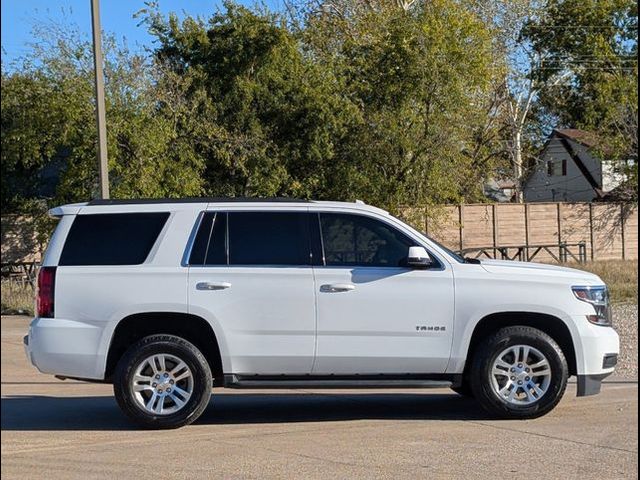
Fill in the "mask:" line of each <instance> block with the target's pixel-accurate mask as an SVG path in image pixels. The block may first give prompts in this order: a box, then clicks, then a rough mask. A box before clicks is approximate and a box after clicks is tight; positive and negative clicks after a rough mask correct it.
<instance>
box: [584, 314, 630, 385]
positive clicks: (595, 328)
mask: <svg viewBox="0 0 640 480" xmlns="http://www.w3.org/2000/svg"><path fill="white" fill-rule="evenodd" d="M573 320H574V324H575V325H576V326H577V327H578V330H579V331H578V336H577V337H576V338H574V342H575V344H576V345H575V347H576V363H577V365H576V367H577V378H578V393H577V394H578V396H579V397H584V396H588V395H596V394H598V393H600V388H601V383H602V380H604V379H605V378H607V377H608V376H609V375H611V374H612V373H613V372H614V369H615V366H616V364H617V362H618V354H619V353H620V337H619V336H618V334H617V333H616V331H615V330H614V329H613V328H612V327H605V326H600V325H593V324H592V323H589V322H588V321H587V320H586V319H585V317H584V316H576V317H574V318H573ZM578 343H579V344H578Z"/></svg>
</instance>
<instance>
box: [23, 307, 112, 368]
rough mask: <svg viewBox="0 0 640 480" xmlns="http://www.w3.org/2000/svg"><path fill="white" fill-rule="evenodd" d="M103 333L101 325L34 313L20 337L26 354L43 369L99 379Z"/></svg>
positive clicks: (101, 363)
mask: <svg viewBox="0 0 640 480" xmlns="http://www.w3.org/2000/svg"><path fill="white" fill-rule="evenodd" d="M102 333H103V329H102V328H99V327H97V326H95V325H91V324H88V323H83V322H77V321H73V320H64V319H60V318H39V317H36V318H35V319H34V320H33V321H32V322H31V326H30V327H29V335H27V336H26V337H24V339H23V343H24V349H25V354H26V355H27V359H28V360H29V362H31V364H32V365H33V366H35V367H36V368H37V369H38V370H39V371H40V372H42V373H48V374H52V375H60V376H65V377H78V378H87V379H94V380H101V379H102V378H103V376H104V356H103V355H100V354H99V353H98V352H100V345H101V338H102Z"/></svg>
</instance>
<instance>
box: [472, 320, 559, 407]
mask: <svg viewBox="0 0 640 480" xmlns="http://www.w3.org/2000/svg"><path fill="white" fill-rule="evenodd" d="M568 371H569V369H568V367H567V360H566V359H565V357H564V354H563V353H562V350H561V349H560V347H559V346H558V344H557V343H556V342H555V341H554V340H553V339H552V338H551V337H550V336H549V335H547V334H546V333H544V332H542V331H540V330H537V329H535V328H532V327H523V326H515V327H506V328H503V329H501V330H498V331H497V332H496V333H494V334H493V335H491V336H490V337H489V338H487V339H485V340H484V341H483V343H482V346H481V347H480V348H478V350H477V351H476V353H475V355H474V358H473V364H472V367H471V375H470V379H471V389H472V391H473V394H474V396H475V398H476V399H477V400H478V401H479V402H480V404H481V406H482V407H483V408H484V409H485V410H487V411H488V412H489V413H491V414H492V415H495V416H498V417H502V418H516V419H526V418H535V417H539V416H542V415H544V414H546V413H548V412H549V411H551V410H552V409H553V408H554V407H555V406H556V405H557V404H558V402H560V399H561V398H562V396H563V395H564V392H565V389H566V387H567V378H568Z"/></svg>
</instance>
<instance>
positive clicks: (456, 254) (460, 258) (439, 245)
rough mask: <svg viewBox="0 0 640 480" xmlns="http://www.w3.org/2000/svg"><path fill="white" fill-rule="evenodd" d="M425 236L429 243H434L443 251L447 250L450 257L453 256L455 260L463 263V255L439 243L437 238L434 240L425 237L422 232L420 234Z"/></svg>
mask: <svg viewBox="0 0 640 480" xmlns="http://www.w3.org/2000/svg"><path fill="white" fill-rule="evenodd" d="M422 235H423V236H424V237H425V238H427V239H428V240H429V241H430V242H431V243H435V244H436V245H437V246H438V247H439V248H440V249H442V250H444V251H445V252H447V253H448V254H449V255H450V256H451V257H453V258H454V259H455V260H456V261H457V262H459V263H464V257H463V256H462V255H460V254H459V253H456V252H454V251H453V250H451V249H450V248H447V247H445V246H444V245H443V244H441V243H440V242H438V241H437V240H434V239H433V238H432V237H427V236H426V235H425V234H424V233H423V234H422Z"/></svg>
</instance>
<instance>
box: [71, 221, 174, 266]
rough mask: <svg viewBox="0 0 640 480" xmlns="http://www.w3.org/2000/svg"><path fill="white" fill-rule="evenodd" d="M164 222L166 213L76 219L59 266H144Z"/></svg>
mask: <svg viewBox="0 0 640 480" xmlns="http://www.w3.org/2000/svg"><path fill="white" fill-rule="evenodd" d="M167 218H169V214H168V213H165V212H149V213H113V214H111V213H109V214H95V215H78V216H76V218H75V219H74V221H73V224H72V225H71V229H70V230H69V234H68V235H67V240H66V242H65V244H64V248H63V249H62V255H61V256H60V265H138V264H140V263H143V262H144V261H145V260H146V258H147V255H149V252H150V251H151V248H152V247H153V244H154V243H155V241H156V239H157V238H158V235H159V234H160V230H162V227H163V226H164V224H165V223H166V221H167Z"/></svg>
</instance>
